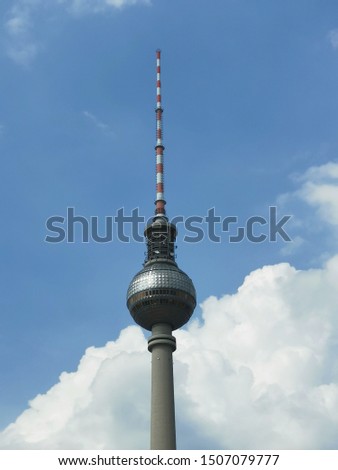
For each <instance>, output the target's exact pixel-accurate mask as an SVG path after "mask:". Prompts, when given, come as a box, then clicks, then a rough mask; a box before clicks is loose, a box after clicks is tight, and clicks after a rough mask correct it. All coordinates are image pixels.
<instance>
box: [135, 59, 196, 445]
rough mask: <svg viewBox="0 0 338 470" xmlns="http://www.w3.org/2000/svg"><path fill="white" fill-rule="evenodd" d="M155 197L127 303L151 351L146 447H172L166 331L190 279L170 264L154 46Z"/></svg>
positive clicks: (186, 305)
mask: <svg viewBox="0 0 338 470" xmlns="http://www.w3.org/2000/svg"><path fill="white" fill-rule="evenodd" d="M156 73H157V82H156V83H157V84H156V87H157V88H156V89H157V99H156V109H155V112H156V146H155V150H156V200H155V216H154V218H153V219H152V222H151V223H150V224H148V226H147V227H146V229H145V231H144V235H145V238H146V245H147V253H146V259H145V262H144V265H143V269H141V271H139V272H138V273H137V274H136V275H135V276H134V278H133V279H132V281H131V283H130V285H129V288H128V292H127V306H128V309H129V311H130V313H131V315H132V317H133V318H134V320H135V322H136V323H138V324H139V325H140V326H142V327H143V328H145V329H146V330H149V331H151V333H152V334H151V336H150V338H149V340H148V350H149V351H150V352H151V355H152V365H151V369H152V373H151V438H150V448H151V449H156V450H166V449H169V450H170V449H176V430H175V404H174V378H173V361H172V353H173V352H174V351H175V349H176V339H175V338H174V336H172V331H173V330H176V329H177V328H180V327H181V326H183V325H184V324H185V323H187V321H188V320H189V318H190V317H191V315H192V313H193V311H194V309H195V306H196V291H195V288H194V285H193V283H192V281H191V279H190V278H189V277H188V276H187V274H185V273H184V272H183V271H181V269H179V267H178V266H177V264H176V261H175V240H176V227H175V225H173V224H172V223H171V222H169V220H168V218H167V216H166V211H165V205H166V201H165V199H164V181H163V174H164V169H163V151H164V146H163V142H162V113H163V109H162V100H161V51H160V50H157V51H156Z"/></svg>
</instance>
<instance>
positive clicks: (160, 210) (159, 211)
mask: <svg viewBox="0 0 338 470" xmlns="http://www.w3.org/2000/svg"><path fill="white" fill-rule="evenodd" d="M155 112H156V146H155V150H156V200H155V205H156V209H155V214H156V216H165V204H166V201H165V199H164V170H163V151H164V146H163V142H162V138H163V126H162V113H163V108H162V95H161V51H160V49H157V51H156V109H155Z"/></svg>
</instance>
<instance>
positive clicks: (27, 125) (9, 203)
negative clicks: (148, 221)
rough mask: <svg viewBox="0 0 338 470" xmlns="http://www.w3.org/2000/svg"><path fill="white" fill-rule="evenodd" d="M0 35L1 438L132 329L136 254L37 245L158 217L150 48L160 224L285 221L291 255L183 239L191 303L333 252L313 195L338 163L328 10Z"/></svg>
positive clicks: (169, 13)
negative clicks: (35, 401)
mask: <svg viewBox="0 0 338 470" xmlns="http://www.w3.org/2000/svg"><path fill="white" fill-rule="evenodd" d="M119 5H120V6H119ZM0 19H1V22H2V28H1V43H0V45H1V50H0V61H1V74H0V89H1V105H0V148H1V166H2V171H1V174H2V182H1V189H0V191H1V201H2V203H1V221H2V224H1V226H2V230H1V246H2V250H1V251H2V263H1V296H0V298H1V300H0V302H1V304H0V305H1V316H0V318H1V328H0V330H1V332H0V353H1V357H2V358H3V361H2V364H1V384H0V427H1V428H4V427H5V426H7V425H8V424H9V423H11V422H13V421H14V420H15V419H16V417H17V416H18V415H19V414H20V413H21V412H22V411H23V410H24V409H26V408H27V403H28V400H30V399H32V398H33V397H35V396H36V395H37V394H43V393H46V392H47V390H49V389H50V387H52V386H53V385H54V384H55V383H56V382H57V381H58V377H59V375H60V373H61V372H62V371H68V372H71V371H73V370H75V369H76V367H77V365H78V362H79V360H80V358H81V357H82V355H83V353H84V351H85V349H86V348H87V347H88V346H95V347H101V346H103V345H104V344H105V343H106V342H107V341H111V340H116V338H118V336H119V334H120V331H121V330H122V329H123V328H125V327H127V326H128V325H131V324H132V319H131V317H130V315H129V313H128V311H127V308H126V306H125V293H126V290H127V287H128V284H129V282H130V280H131V278H132V276H133V275H134V274H135V273H136V271H137V270H139V269H140V268H141V265H142V262H143V253H144V249H145V248H144V246H143V245H142V244H140V243H135V242H134V243H122V242H119V241H118V240H116V239H115V240H114V241H113V242H112V243H106V244H97V243H95V242H93V241H91V242H90V243H88V244H84V243H81V241H80V239H79V238H77V239H76V241H75V243H73V244H67V243H65V242H64V243H59V244H48V243H46V242H45V241H44V239H45V236H46V235H47V234H48V232H47V230H46V227H45V222H46V220H47V219H48V217H51V216H53V215H60V216H65V215H66V211H67V207H74V208H75V211H76V214H78V215H82V216H86V217H90V216H98V217H100V218H103V217H104V216H109V215H116V211H117V210H118V209H119V208H121V207H124V208H125V212H126V213H127V214H128V213H130V211H131V210H132V209H133V208H135V207H139V208H140V212H141V214H142V215H144V216H145V217H149V216H151V215H152V212H153V208H154V206H153V201H154V197H155V188H154V186H155V181H154V149H153V148H154V143H155V116H154V107H155V92H156V90H155V50H156V49H157V48H161V50H162V86H163V90H162V91H163V106H164V143H165V147H166V150H165V174H166V180H165V182H166V187H165V190H166V197H167V211H168V215H169V216H170V217H171V216H175V215H183V216H185V217H188V216H191V215H198V216H202V217H204V216H206V215H207V211H208V209H209V208H212V207H215V210H216V213H217V215H220V216H221V217H222V218H224V217H226V216H230V215H236V216H238V218H239V220H240V222H241V223H242V224H243V223H244V222H245V220H246V219H247V218H248V217H250V216H252V215H259V216H264V217H266V216H267V214H268V210H269V209H268V208H269V206H273V205H276V206H277V207H278V213H279V214H280V215H281V216H282V215H285V214H290V215H292V216H293V217H292V220H291V221H290V223H288V225H287V226H286V229H287V231H288V233H289V235H290V236H291V238H292V239H293V242H292V243H290V244H286V243H285V242H283V240H281V239H279V240H278V242H276V243H269V242H268V241H266V242H264V243H260V244H254V243H251V242H249V241H243V242H241V243H238V244H234V243H232V244H230V243H228V238H227V237H226V236H222V242H221V243H212V242H210V241H209V240H207V239H205V240H203V241H202V242H200V243H195V244H191V243H190V244H188V243H184V242H183V236H184V230H180V227H179V237H178V250H177V261H178V264H179V266H180V267H181V268H182V269H183V270H185V271H186V272H187V273H188V274H189V275H190V276H191V277H192V279H193V281H194V283H195V286H196V289H197V293H198V300H199V302H202V301H204V300H205V299H207V298H208V297H209V296H212V295H213V296H216V297H221V296H222V295H224V294H233V293H235V292H236V291H237V289H238V287H239V286H240V285H241V284H242V283H243V280H244V278H245V276H247V275H248V274H249V273H250V272H252V271H253V270H256V269H258V268H262V267H263V266H266V265H275V264H278V263H281V262H289V263H290V264H291V265H293V266H295V268H296V269H298V270H310V269H313V268H318V269H319V268H321V267H322V266H323V262H325V261H326V260H328V259H329V258H330V257H331V256H333V255H334V254H335V253H336V249H337V239H336V236H335V235H334V234H335V229H336V225H335V224H334V223H331V224H330V220H331V222H332V220H335V219H334V217H335V216H334V214H336V212H334V211H335V210H336V205H335V204H336V203H335V201H336V193H333V199H332V200H331V199H330V198H328V199H325V197H324V198H317V197H316V194H317V193H316V194H314V193H313V192H311V188H313V187H314V186H313V185H314V183H315V181H318V178H319V177H318V175H317V173H318V172H319V173H320V171H321V170H320V169H321V168H326V169H327V168H329V173H330V172H331V173H330V175H331V176H332V174H335V171H336V170H335V168H336V167H335V165H336V164H337V155H338V133H337V129H338V112H337V110H338V93H337V83H338V5H337V2H335V1H333V0H332V1H330V0H328V1H326V2H324V3H323V2H320V1H319V0H298V1H296V2H295V1H291V0H285V1H271V0H261V1H256V0H253V1H248V0H246V1H245V0H212V1H209V2H206V1H202V0H194V1H192V0H181V1H177V0H171V1H168V0H151V1H137V0H136V1H134V2H131V1H130V2H127V1H125V2H124V1H123V0H121V1H120V2H118V1H108V0H96V1H93V2H89V1H85V0H83V1H82V0H79V1H75V0H74V1H71V0H69V1H66V0H64V1H56V0H49V1H45V2H43V1H40V0H35V1H33V0H30V1H29V0H13V1H9V0H8V1H3V2H1V6H0ZM328 164H330V165H332V166H331V167H327V166H325V165H328ZM310 168H317V169H319V170H318V172H317V173H316V175H317V176H316V177H314V174H315V171H314V170H309V169H310ZM311 171H312V173H311ZM316 178H317V179H316ZM311 185H312V186H311ZM309 188H310V189H309ZM325 202H327V205H326V209H327V210H326V212H325ZM331 209H332V210H331ZM330 211H331V212H330ZM328 212H329V214H328ZM328 219H330V220H328ZM332 226H333V228H332ZM333 229H334V230H333ZM195 316H196V318H201V308H198V309H197V310H196V313H195ZM182 426H183V425H182Z"/></svg>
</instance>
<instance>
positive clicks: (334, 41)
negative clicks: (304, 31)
mask: <svg viewBox="0 0 338 470" xmlns="http://www.w3.org/2000/svg"><path fill="white" fill-rule="evenodd" d="M328 38H329V41H330V43H331V46H332V47H333V49H338V29H332V30H331V31H329V34H328Z"/></svg>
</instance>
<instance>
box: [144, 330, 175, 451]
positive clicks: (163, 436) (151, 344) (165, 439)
mask: <svg viewBox="0 0 338 470" xmlns="http://www.w3.org/2000/svg"><path fill="white" fill-rule="evenodd" d="M175 349H176V339H175V338H174V336H172V327H171V326H170V325H168V324H165V323H157V324H155V325H153V327H152V336H151V337H150V338H149V340H148V350H149V351H150V352H151V356H152V359H151V360H152V365H151V434H150V448H151V449H152V450H175V449H176V429H175V402H174V377H173V359H172V353H173V351H175Z"/></svg>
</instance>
